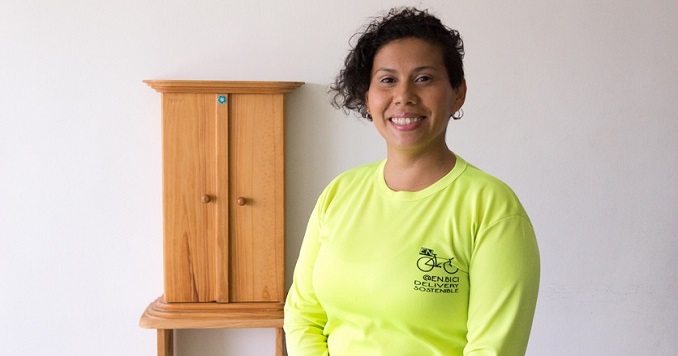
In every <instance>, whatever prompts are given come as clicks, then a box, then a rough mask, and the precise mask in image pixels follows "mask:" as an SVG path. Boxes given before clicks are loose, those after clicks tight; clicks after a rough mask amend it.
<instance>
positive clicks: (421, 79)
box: [414, 75, 433, 83]
mask: <svg viewBox="0 0 678 356" xmlns="http://www.w3.org/2000/svg"><path fill="white" fill-rule="evenodd" d="M431 80H433V78H432V77H431V76H430V75H420V76H418V77H416V78H415V79H414V81H415V82H420V83H421V82H424V83H425V82H430V81H431Z"/></svg>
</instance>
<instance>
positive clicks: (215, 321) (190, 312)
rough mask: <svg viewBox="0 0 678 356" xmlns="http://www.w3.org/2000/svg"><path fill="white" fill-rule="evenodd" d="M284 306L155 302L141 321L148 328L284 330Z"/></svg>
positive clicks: (264, 303)
mask: <svg viewBox="0 0 678 356" xmlns="http://www.w3.org/2000/svg"><path fill="white" fill-rule="evenodd" d="M283 308H284V303H279V302H256V303H166V302H164V301H163V298H162V297H160V298H158V299H156V300H155V301H154V302H152V303H151V304H150V305H149V306H148V307H147V308H146V311H144V314H143V315H142V316H141V320H139V326H141V327H142V328H146V329H219V328H282V326H283Z"/></svg>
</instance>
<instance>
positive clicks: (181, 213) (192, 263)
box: [163, 93, 227, 302]
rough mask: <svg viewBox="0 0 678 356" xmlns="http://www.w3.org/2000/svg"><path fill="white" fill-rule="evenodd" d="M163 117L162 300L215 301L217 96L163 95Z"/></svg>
mask: <svg viewBox="0 0 678 356" xmlns="http://www.w3.org/2000/svg"><path fill="white" fill-rule="evenodd" d="M223 112H224V113H226V112H227V111H223ZM163 117H164V122H163V125H164V130H163V132H164V134H163V155H164V159H163V161H164V172H163V179H164V184H163V186H164V193H163V196H164V204H163V205H164V209H165V221H164V230H165V231H164V234H165V244H164V251H165V254H164V255H165V301H167V302H205V301H214V300H215V285H214V281H215V279H216V269H215V264H216V256H215V244H216V238H217V232H218V231H217V230H218V227H217V225H216V221H217V219H216V214H217V208H216V204H215V203H216V194H217V188H218V187H217V164H216V163H215V162H216V154H217V146H216V144H217V142H216V139H217V135H216V133H217V131H216V122H217V106H216V100H215V95H213V94H211V95H210V94H174V93H166V94H164V95H163Z"/></svg>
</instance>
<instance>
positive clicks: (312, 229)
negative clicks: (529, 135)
mask: <svg viewBox="0 0 678 356" xmlns="http://www.w3.org/2000/svg"><path fill="white" fill-rule="evenodd" d="M463 54H464V52H463V44H462V41H461V38H460V36H459V34H458V33H457V31H455V30H452V29H449V28H448V27H446V26H444V25H443V24H442V23H441V22H440V20H438V19H437V18H436V17H434V16H432V15H430V14H429V13H428V12H427V11H420V10H417V9H413V8H404V9H393V10H391V11H390V12H389V13H388V14H387V15H386V16H385V17H382V18H377V19H375V20H374V22H372V23H371V24H369V25H368V26H367V28H366V30H365V32H364V33H362V34H361V35H360V37H359V38H358V40H357V43H356V45H355V47H354V48H353V50H352V51H351V52H350V53H349V55H348V57H347V58H346V61H345V67H344V69H342V71H341V72H340V74H339V76H338V77H337V79H336V81H335V83H334V84H333V85H332V87H331V88H332V90H333V91H334V100H333V103H334V105H335V106H336V107H343V108H345V109H347V110H355V111H357V112H359V113H360V114H362V115H363V116H364V117H366V118H367V119H368V120H370V121H373V123H374V126H375V127H376V129H377V130H378V131H379V133H380V134H381V136H382V137H383V139H384V141H385V144H386V147H387V151H386V152H387V157H386V159H385V160H383V161H380V162H376V163H372V164H367V165H364V166H361V167H358V168H354V169H351V170H349V171H347V172H345V173H343V174H341V175H340V176H339V177H337V178H335V179H334V181H332V182H331V183H330V184H329V186H328V187H327V188H326V189H325V191H324V192H323V193H322V195H321V196H320V198H319V199H318V202H317V204H316V206H315V209H314V211H313V213H312V215H311V218H310V220H309V223H308V227H307V230H306V235H305V237H304V242H303V244H302V247H301V251H300V255H299V259H298V261H297V266H296V269H295V272H294V280H293V284H292V288H291V290H290V292H289V294H288V297H287V302H286V306H285V331H286V332H287V346H288V351H289V354H290V355H292V356H297V355H328V354H331V355H333V356H337V355H339V356H341V355H390V354H393V355H420V354H425V355H446V356H449V355H521V354H524V353H525V349H526V347H527V341H528V338H529V334H530V329H531V325H532V318H533V315H534V309H535V304H536V299H537V291H538V285H539V251H538V248H537V243H536V238H535V235H534V230H533V228H532V224H531V222H530V220H529V217H528V215H527V213H526V212H525V210H524V209H523V207H522V205H521V204H520V202H519V200H518V198H517V197H516V196H515V194H514V193H513V191H512V190H511V189H510V188H509V187H507V186H506V185H505V184H504V183H502V182H501V181H499V180H498V179H496V178H494V177H492V176H490V175H488V174H486V173H484V172H482V171H480V170H479V169H477V168H475V167H474V166H472V165H471V164H469V163H467V162H466V161H465V160H464V159H463V158H461V157H459V156H458V155H456V154H455V153H454V152H452V151H451V150H450V149H449V147H448V145H447V142H446V141H445V133H446V130H447V127H448V124H449V122H450V118H459V116H458V115H457V114H456V113H457V112H459V111H460V110H461V107H462V106H463V104H464V101H465V99H466V81H465V79H464V71H463V65H462V57H463ZM443 256H444V257H443ZM436 281H441V282H436Z"/></svg>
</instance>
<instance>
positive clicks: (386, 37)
mask: <svg viewBox="0 0 678 356" xmlns="http://www.w3.org/2000/svg"><path fill="white" fill-rule="evenodd" d="M356 37H357V41H356V42H355V45H353V48H352V49H351V51H350V52H349V54H348V56H347V57H346V59H345V60H344V68H343V69H342V70H341V71H340V72H339V75H338V76H337V77H336V78H335V80H334V83H333V84H331V85H330V87H329V92H330V93H331V94H333V97H332V106H334V107H335V108H337V109H340V108H344V110H345V111H350V110H353V111H356V112H358V113H359V114H360V115H362V117H365V118H367V119H368V120H371V118H370V117H369V116H368V115H367V110H366V108H365V93H367V90H368V89H369V88H370V79H371V78H370V77H371V75H372V63H373V61H374V56H375V55H376V53H377V51H379V49H381V48H382V47H383V46H384V45H386V44H388V43H389V42H391V41H393V40H397V39H401V38H406V37H414V38H419V39H422V40H424V41H427V42H429V43H432V44H434V45H437V46H439V47H440V48H441V49H442V52H443V61H444V62H445V67H446V69H447V73H448V75H449V77H450V84H451V85H452V88H454V89H457V88H458V87H459V86H460V85H461V84H462V83H463V82H464V65H463V58H464V42H463V41H462V39H461V36H460V35H459V32H458V31H457V30H453V29H451V28H449V27H447V26H445V25H443V23H442V22H440V20H439V19H438V18H437V17H435V16H433V15H431V14H429V13H428V10H418V9H416V8H413V7H403V8H393V9H391V10H390V11H389V12H388V13H387V14H386V15H384V16H382V17H376V18H374V19H373V20H372V22H370V23H369V24H367V25H366V26H365V28H364V30H363V31H361V32H358V33H356V34H355V35H353V37H351V42H352V41H354V40H355V39H356Z"/></svg>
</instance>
